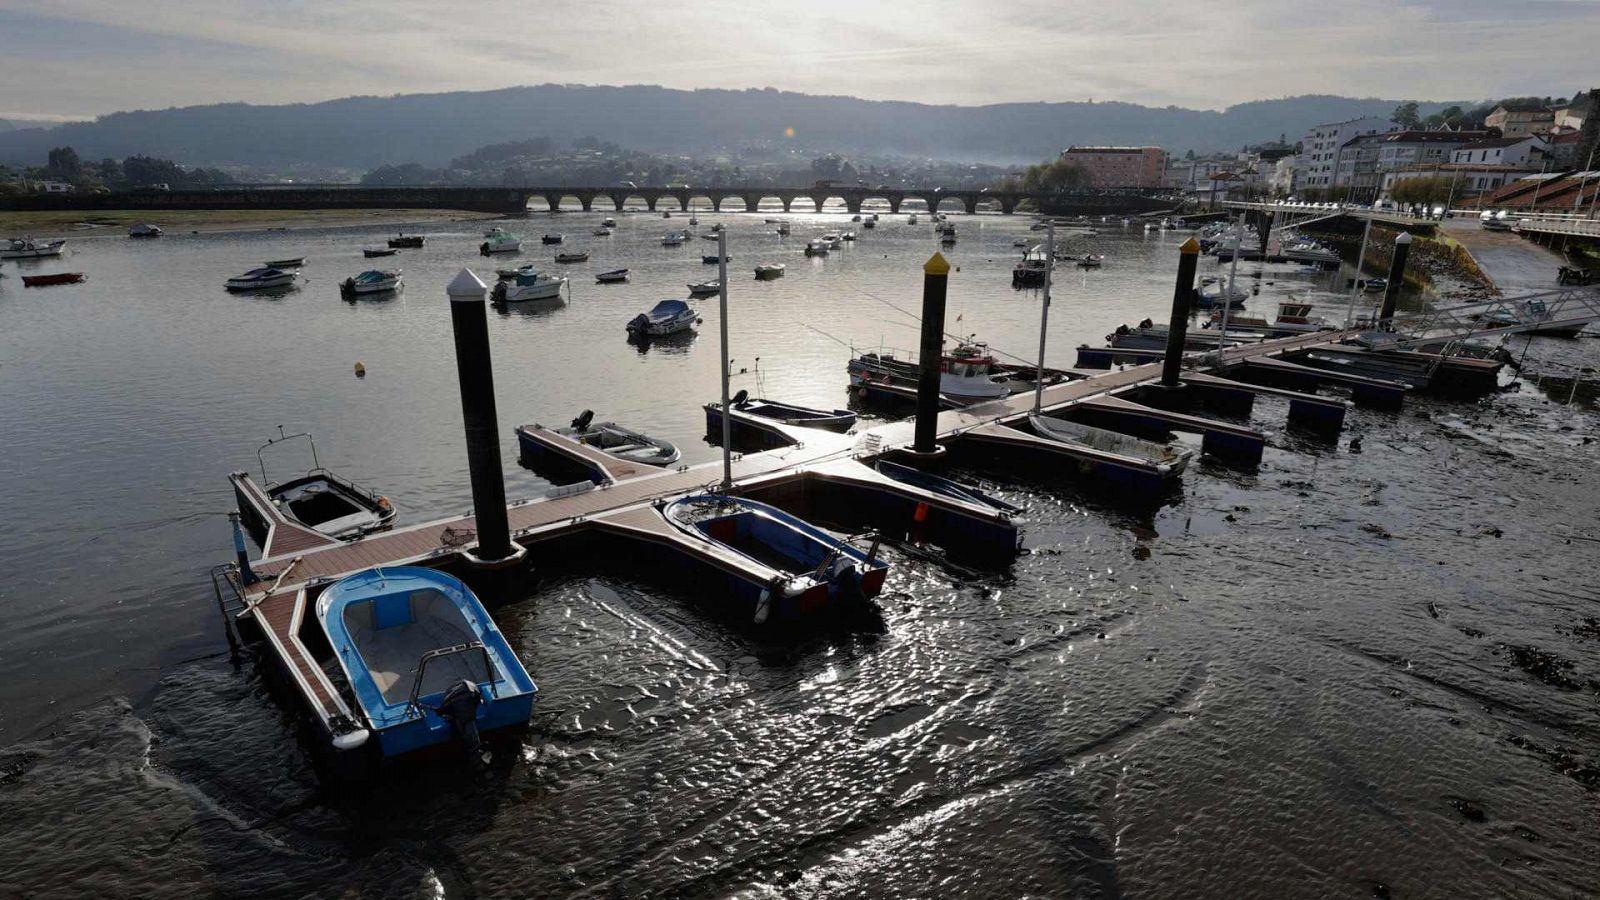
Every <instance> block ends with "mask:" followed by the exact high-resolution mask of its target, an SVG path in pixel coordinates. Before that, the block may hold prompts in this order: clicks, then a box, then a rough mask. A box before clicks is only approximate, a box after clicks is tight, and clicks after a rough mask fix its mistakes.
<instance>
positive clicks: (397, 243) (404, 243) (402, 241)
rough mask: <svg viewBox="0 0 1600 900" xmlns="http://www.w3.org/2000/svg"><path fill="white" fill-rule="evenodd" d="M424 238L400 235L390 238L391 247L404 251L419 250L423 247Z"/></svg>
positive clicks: (415, 235)
mask: <svg viewBox="0 0 1600 900" xmlns="http://www.w3.org/2000/svg"><path fill="white" fill-rule="evenodd" d="M422 241H423V237H422V235H420V234H404V233H402V234H400V235H398V236H396V237H392V238H389V246H391V247H397V248H402V249H411V250H417V249H420V248H421V247H422Z"/></svg>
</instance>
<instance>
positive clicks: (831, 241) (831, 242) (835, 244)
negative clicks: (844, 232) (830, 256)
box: [817, 231, 842, 250]
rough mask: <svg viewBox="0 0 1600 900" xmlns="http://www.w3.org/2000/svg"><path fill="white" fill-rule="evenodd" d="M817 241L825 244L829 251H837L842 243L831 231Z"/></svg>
mask: <svg viewBox="0 0 1600 900" xmlns="http://www.w3.org/2000/svg"><path fill="white" fill-rule="evenodd" d="M817 240H819V241H822V242H823V243H824V244H827V245H828V249H829V250H837V249H839V246H840V244H841V243H842V241H840V239H839V236H838V235H837V234H834V233H833V232H831V231H830V232H828V233H827V234H825V235H823V236H822V237H820V238H818V239H817Z"/></svg>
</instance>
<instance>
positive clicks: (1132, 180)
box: [1061, 147, 1167, 188]
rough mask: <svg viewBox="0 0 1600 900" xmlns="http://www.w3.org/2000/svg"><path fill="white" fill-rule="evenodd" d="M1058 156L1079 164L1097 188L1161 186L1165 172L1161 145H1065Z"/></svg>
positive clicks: (1165, 153)
mask: <svg viewBox="0 0 1600 900" xmlns="http://www.w3.org/2000/svg"><path fill="white" fill-rule="evenodd" d="M1061 158H1062V159H1064V160H1066V161H1068V162H1070V163H1073V164H1075V165H1079V166H1082V167H1083V169H1084V171H1086V172H1088V173H1089V186H1090V187H1096V188H1121V187H1150V188H1153V187H1160V186H1161V177H1162V175H1163V174H1165V173H1166V171H1167V151H1165V150H1163V149H1161V148H1160V147H1068V148H1067V149H1065V150H1063V151H1061Z"/></svg>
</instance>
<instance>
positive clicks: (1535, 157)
mask: <svg viewBox="0 0 1600 900" xmlns="http://www.w3.org/2000/svg"><path fill="white" fill-rule="evenodd" d="M1550 158H1551V153H1550V149H1549V144H1548V143H1546V141H1545V140H1544V138H1541V137H1538V136H1535V135H1527V136H1524V137H1498V138H1487V139H1485V140H1481V141H1473V142H1472V143H1470V144H1463V145H1461V146H1460V147H1457V148H1456V149H1455V150H1453V151H1451V154H1450V161H1451V162H1453V163H1458V164H1462V165H1466V164H1471V163H1477V164H1478V165H1493V166H1522V167H1529V166H1530V165H1531V168H1533V169H1534V170H1535V171H1537V170H1538V168H1539V166H1540V165H1542V164H1543V163H1544V162H1546V161H1548V160H1549V159H1550Z"/></svg>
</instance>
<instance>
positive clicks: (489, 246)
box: [478, 231, 522, 256]
mask: <svg viewBox="0 0 1600 900" xmlns="http://www.w3.org/2000/svg"><path fill="white" fill-rule="evenodd" d="M521 249H522V238H520V237H517V236H516V235H514V234H512V233H511V232H509V231H500V232H497V233H496V234H493V235H491V236H490V237H489V238H488V239H487V240H485V241H484V242H483V243H481V244H479V245H478V252H479V253H480V254H482V255H484V256H490V255H492V254H495V253H516V252H517V251H519V250H521Z"/></svg>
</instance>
